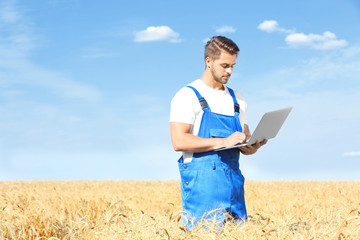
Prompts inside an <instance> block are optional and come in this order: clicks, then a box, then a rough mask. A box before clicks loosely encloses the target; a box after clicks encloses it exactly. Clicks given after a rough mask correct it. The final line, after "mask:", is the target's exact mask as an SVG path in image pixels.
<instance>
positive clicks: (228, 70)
mask: <svg viewBox="0 0 360 240" xmlns="http://www.w3.org/2000/svg"><path fill="white" fill-rule="evenodd" d="M232 71H233V68H232V67H229V68H227V69H226V72H227V73H228V74H230V75H231V73H232Z"/></svg>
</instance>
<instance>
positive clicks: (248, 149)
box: [239, 139, 267, 155]
mask: <svg viewBox="0 0 360 240" xmlns="http://www.w3.org/2000/svg"><path fill="white" fill-rule="evenodd" d="M266 143H267V139H265V140H263V141H261V142H259V141H257V142H256V143H254V144H252V145H247V146H244V147H240V148H239V149H240V152H241V153H242V154H244V155H251V154H254V153H256V151H257V150H258V149H259V148H260V147H261V146H262V145H264V144H266Z"/></svg>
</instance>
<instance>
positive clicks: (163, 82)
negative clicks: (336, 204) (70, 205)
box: [0, 0, 360, 180]
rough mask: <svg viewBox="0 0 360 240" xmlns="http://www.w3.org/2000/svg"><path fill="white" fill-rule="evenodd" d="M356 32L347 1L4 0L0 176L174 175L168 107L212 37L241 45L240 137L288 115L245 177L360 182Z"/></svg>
mask: <svg viewBox="0 0 360 240" xmlns="http://www.w3.org/2000/svg"><path fill="white" fill-rule="evenodd" d="M359 24H360V3H359V2H358V1H356V0H353V1H351V0H341V1H340V0H334V1H325V0H324V1H322V0H320V1H300V2H294V1H291V2H290V1H252V2H251V3H250V2H249V1H227V2H225V3H222V2H219V1H165V0H164V1H159V0H158V1H143V0H142V1H126V2H125V1H106V3H104V1H102V2H101V1H84V0H62V1H60V0H49V1H21V0H17V1H16V0H2V1H1V2H0V180H17V179H178V178H179V174H178V169H177V159H178V158H179V156H180V153H176V152H174V151H173V149H172V146H171V141H170V136H169V124H168V119H169V109H170V101H171V98H172V97H173V95H174V94H175V93H176V91H178V90H179V89H180V88H181V87H183V86H185V85H186V84H188V83H189V82H191V81H193V80H195V79H197V78H199V77H200V76H201V75H202V73H203V70H204V61H203V48H204V41H206V39H208V38H209V37H211V36H213V35H224V36H227V37H229V38H231V39H233V40H234V41H235V42H236V43H237V44H238V46H239V47H240V49H241V50H240V54H239V56H238V59H237V65H236V67H235V70H234V73H233V75H232V77H231V79H230V81H229V84H228V85H229V86H230V87H232V88H235V89H237V90H238V91H239V92H241V93H242V94H243V96H244V97H245V98H246V100H247V102H248V112H247V114H248V118H249V125H250V129H251V130H254V128H255V126H256V124H257V122H258V121H259V119H260V118H261V115H262V114H263V113H264V112H266V111H270V110H275V109H278V108H282V107H288V106H293V107H294V109H293V111H292V113H291V114H290V116H289V118H288V120H287V121H286V122H285V124H284V126H283V128H282V129H281V131H280V132H279V134H278V136H277V137H276V138H275V139H272V140H271V141H269V143H268V144H267V145H266V146H265V147H264V148H262V149H261V150H260V151H259V152H258V153H257V154H256V155H253V156H246V157H241V160H240V165H241V170H242V172H243V174H244V175H245V177H246V178H248V179H253V180H281V179H288V180H290V179H298V180H303V179H309V180H323V179H332V180H343V179H350V180H351V179H359V176H360V144H359V140H358V139H360V130H359V129H360V128H359V126H358V124H359V123H360V28H359Z"/></svg>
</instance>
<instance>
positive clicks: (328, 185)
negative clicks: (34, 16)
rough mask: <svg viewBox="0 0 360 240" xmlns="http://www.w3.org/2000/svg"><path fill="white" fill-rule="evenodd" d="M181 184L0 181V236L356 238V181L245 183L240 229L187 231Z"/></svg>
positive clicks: (359, 223) (359, 227) (359, 200)
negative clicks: (244, 214)
mask: <svg viewBox="0 0 360 240" xmlns="http://www.w3.org/2000/svg"><path fill="white" fill-rule="evenodd" d="M179 184H180V183H179V181H111V180H107V181H9V182H0V239H86V240H91V239H102V240H103V239H105V240H106V239H314V240H315V239H336V240H339V239H355V240H356V239H360V181H247V182H246V184H245V194H246V203H247V209H248V215H249V219H248V221H247V222H246V223H245V224H243V225H242V226H239V225H235V224H234V223H232V222H231V221H229V222H226V224H224V225H223V227H222V228H221V229H219V228H217V226H215V224H214V223H213V222H202V223H201V225H200V226H199V227H198V228H195V229H194V230H193V231H190V232H188V231H186V229H185V228H184V227H183V226H182V224H181V213H182V212H181V210H182V209H181V196H180V185H179ZM204 226H207V227H204Z"/></svg>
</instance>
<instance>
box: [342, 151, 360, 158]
mask: <svg viewBox="0 0 360 240" xmlns="http://www.w3.org/2000/svg"><path fill="white" fill-rule="evenodd" d="M343 156H344V157H360V152H345V153H343Z"/></svg>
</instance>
